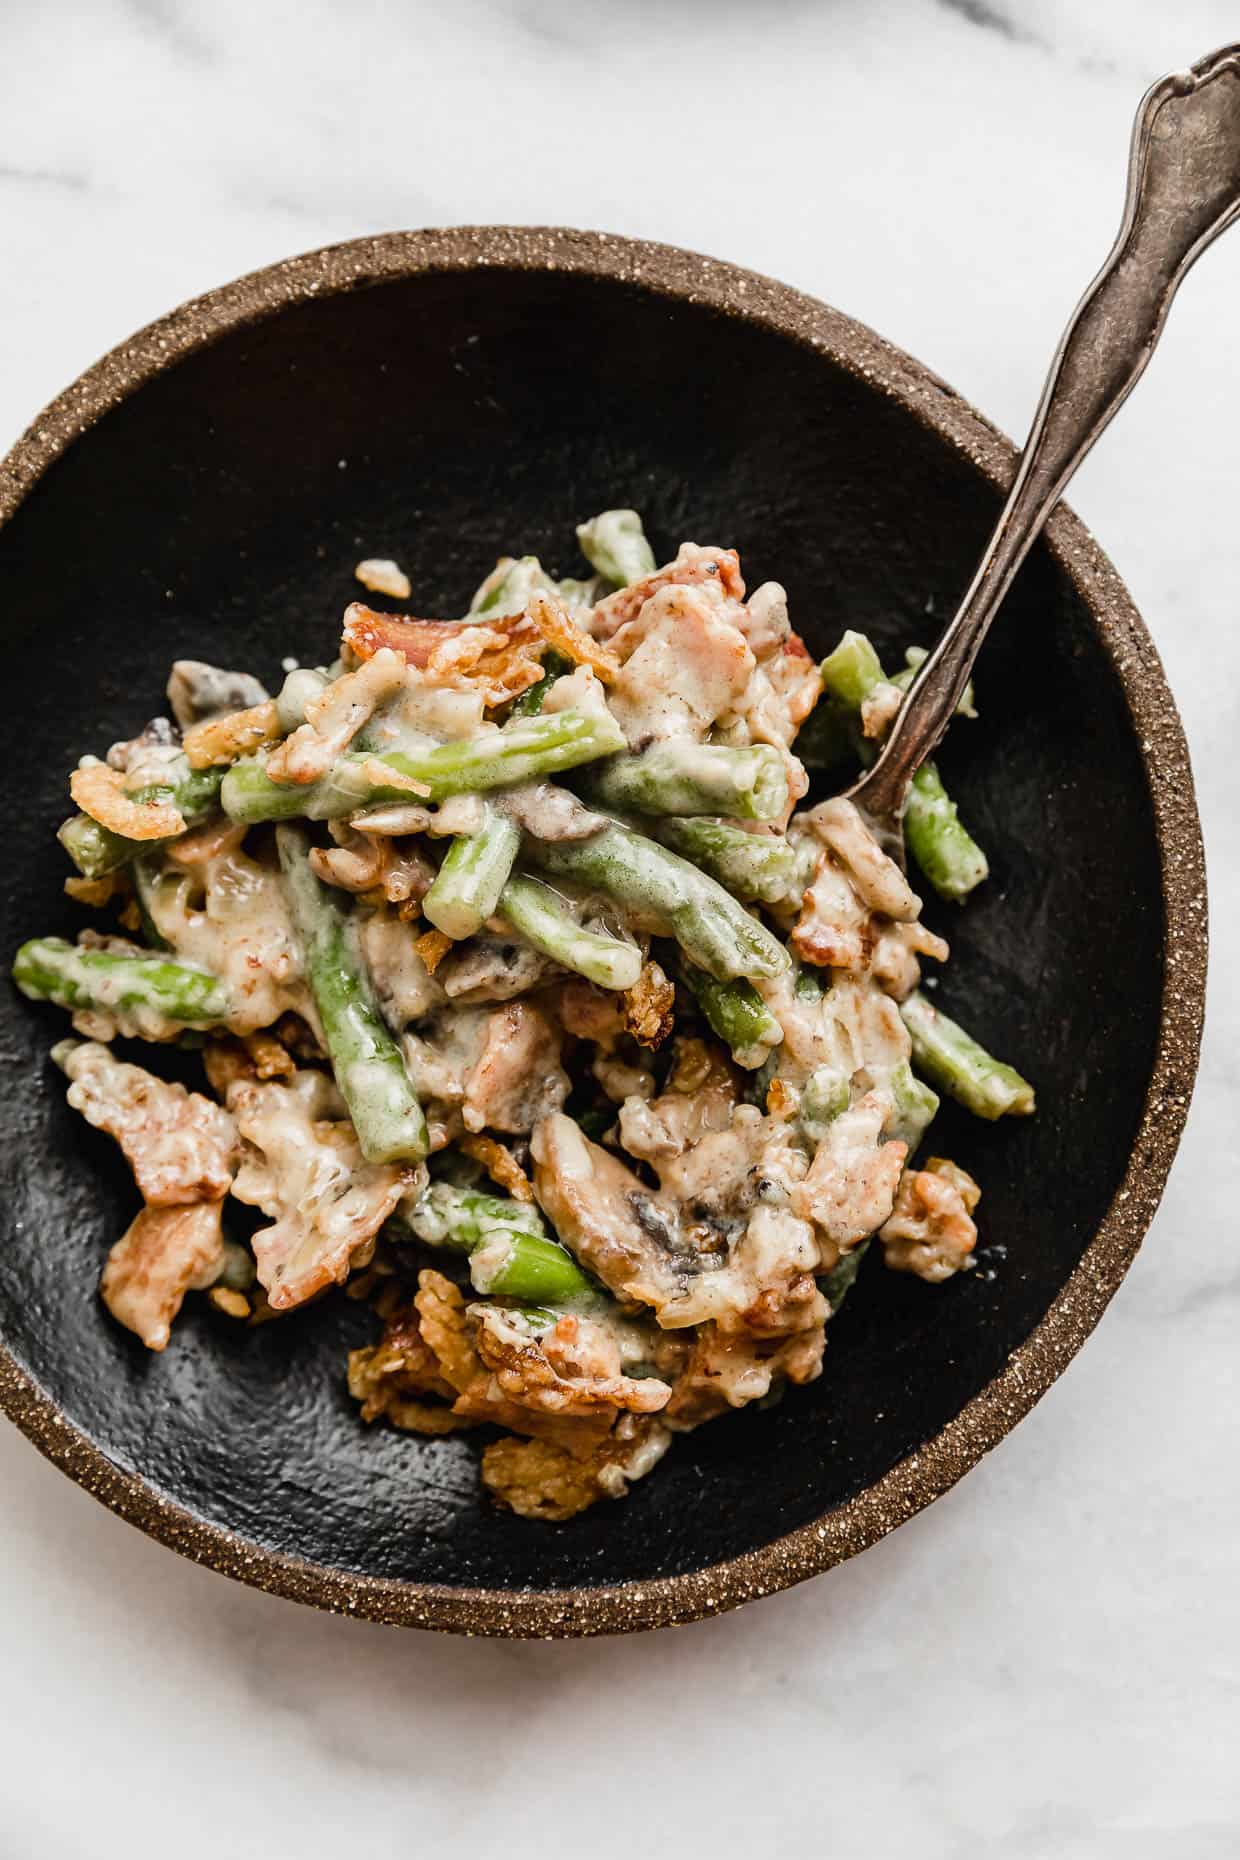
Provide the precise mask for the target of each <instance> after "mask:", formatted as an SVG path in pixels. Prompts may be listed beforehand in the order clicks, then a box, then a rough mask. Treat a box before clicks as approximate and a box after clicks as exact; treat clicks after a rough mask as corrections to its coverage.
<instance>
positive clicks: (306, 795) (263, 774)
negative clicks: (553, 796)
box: [221, 710, 624, 824]
mask: <svg viewBox="0 0 1240 1860" xmlns="http://www.w3.org/2000/svg"><path fill="white" fill-rule="evenodd" d="M623 745H624V738H623V736H622V735H621V733H620V727H619V725H618V724H617V723H616V722H615V720H614V719H613V718H612V717H611V716H610V715H609V714H607V713H602V714H594V713H591V712H588V711H581V710H558V711H555V712H553V713H552V714H551V715H550V716H546V717H518V718H517V719H516V721H515V722H512V723H506V724H505V725H504V726H503V728H502V729H500V730H493V731H491V732H490V733H489V734H487V735H485V736H474V737H469V738H467V739H466V740H464V741H462V742H452V743H435V744H433V745H432V746H431V747H429V748H426V749H409V750H389V751H386V752H385V753H384V754H382V755H378V756H371V755H366V754H365V753H357V752H355V753H352V754H349V755H345V756H341V758H340V760H339V761H338V762H337V763H336V764H335V766H334V767H333V768H332V769H330V770H329V771H328V773H327V774H326V775H324V776H323V778H322V779H321V780H320V781H316V782H310V783H308V784H306V785H305V786H304V787H298V786H297V785H295V784H291V783H290V784H287V785H286V784H284V783H280V782H274V781H272V779H271V777H270V776H269V775H268V773H267V769H266V765H265V764H264V763H263V762H262V761H260V760H254V761H248V762H237V763H234V764H233V766H232V768H230V769H229V771H228V773H227V775H226V776H225V777H224V783H223V787H222V789H221V799H222V801H223V804H224V811H225V813H226V814H228V815H229V816H230V818H231V819H233V820H240V821H244V822H246V823H247V824H250V823H253V822H254V821H258V820H294V819H297V818H299V817H300V818H303V819H306V820H335V819H337V818H339V816H341V815H342V814H351V813H354V812H355V811H356V810H357V809H359V808H363V807H374V806H377V805H379V804H380V803H384V804H392V803H396V804H401V803H408V802H410V801H431V802H434V801H446V800H447V799H448V798H449V796H450V795H454V794H472V793H477V792H480V791H482V790H485V789H489V788H506V787H512V786H513V785H514V784H516V783H517V782H523V781H530V780H531V779H533V777H535V776H537V775H550V774H554V773H555V772H556V771H557V770H560V769H571V768H577V767H578V766H579V765H580V764H581V763H583V762H593V761H595V760H596V759H597V758H598V757H600V756H609V755H613V754H614V753H615V752H616V750H617V749H619V748H622V747H623ZM379 765H385V766H386V767H387V768H390V769H391V770H393V772H394V773H395V774H396V775H398V776H402V775H403V776H406V777H408V779H409V780H411V781H414V782H417V783H418V784H419V789H420V790H423V791H424V792H414V791H412V790H411V789H410V788H408V787H400V786H399V785H398V784H397V783H395V782H393V783H390V784H389V783H387V782H384V781H383V780H382V779H380V780H378V781H375V780H374V779H372V775H373V773H374V771H375V770H376V768H377V767H378V766H379ZM367 771H370V773H368V772H367Z"/></svg>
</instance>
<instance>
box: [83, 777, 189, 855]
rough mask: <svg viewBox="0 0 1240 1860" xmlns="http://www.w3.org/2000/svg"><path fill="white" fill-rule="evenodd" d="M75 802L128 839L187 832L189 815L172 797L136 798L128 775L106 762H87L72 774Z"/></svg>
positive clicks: (168, 835)
mask: <svg viewBox="0 0 1240 1860" xmlns="http://www.w3.org/2000/svg"><path fill="white" fill-rule="evenodd" d="M69 792H70V794H71V795H72V796H73V800H74V804H75V805H76V806H77V807H80V808H81V810H82V812H83V813H84V814H89V815H90V817H91V819H92V820H97V821H98V822H99V825H100V826H101V827H107V828H108V830H109V831H110V832H112V833H119V834H120V835H121V836H122V838H124V839H127V840H167V839H171V838H172V837H173V835H174V834H177V833H184V831H185V819H184V816H183V815H182V813H181V811H180V809H179V808H178V807H174V805H173V804H172V802H171V801H135V799H134V798H133V796H132V795H131V794H126V792H125V777H124V776H123V775H122V774H121V771H120V770H119V769H110V768H109V767H108V766H107V764H106V763H105V762H86V763H83V764H82V766H81V767H80V768H76V769H74V771H73V773H72V775H71V776H70V777H69Z"/></svg>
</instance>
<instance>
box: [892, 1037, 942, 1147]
mask: <svg viewBox="0 0 1240 1860" xmlns="http://www.w3.org/2000/svg"><path fill="white" fill-rule="evenodd" d="M890 1088H891V1098H892V1105H893V1108H894V1116H893V1117H892V1119H891V1122H890V1124H889V1126H888V1132H887V1134H888V1135H889V1136H892V1137H896V1138H897V1139H898V1140H899V1141H900V1142H902V1143H907V1144H908V1148H909V1155H910V1156H911V1155H912V1153H913V1151H914V1150H915V1149H916V1148H917V1145H918V1144H919V1143H920V1142H921V1140H922V1138H923V1137H924V1136H925V1134H926V1131H927V1130H928V1129H929V1127H930V1124H931V1122H932V1121H933V1119H934V1117H935V1114H936V1113H937V1111H938V1108H939V1100H938V1094H937V1093H936V1092H933V1091H931V1089H930V1087H929V1086H928V1085H926V1084H923V1082H922V1080H921V1079H919V1078H917V1077H916V1075H915V1074H914V1072H913V1068H912V1067H911V1066H910V1065H909V1062H908V1060H907V1059H902V1060H901V1061H900V1063H899V1064H898V1065H897V1066H893V1067H892V1071H891V1078H890Z"/></svg>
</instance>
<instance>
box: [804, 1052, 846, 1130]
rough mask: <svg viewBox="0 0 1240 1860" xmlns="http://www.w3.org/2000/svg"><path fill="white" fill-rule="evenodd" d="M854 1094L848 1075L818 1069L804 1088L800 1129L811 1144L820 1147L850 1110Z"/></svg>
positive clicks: (810, 1076)
mask: <svg viewBox="0 0 1240 1860" xmlns="http://www.w3.org/2000/svg"><path fill="white" fill-rule="evenodd" d="M851 1097H852V1090H851V1087H850V1086H849V1082H848V1077H847V1074H846V1073H843V1072H839V1071H837V1070H836V1068H835V1067H834V1066H817V1067H815V1069H814V1070H813V1071H812V1072H811V1073H810V1075H809V1077H808V1078H807V1079H806V1081H805V1083H804V1085H803V1086H802V1087H801V1106H800V1117H801V1128H802V1129H803V1130H804V1132H805V1134H806V1136H807V1137H808V1138H809V1139H810V1141H811V1142H812V1143H821V1142H822V1140H823V1138H824V1137H825V1136H826V1134H827V1131H828V1130H829V1129H830V1127H831V1125H832V1124H833V1123H834V1122H835V1120H836V1118H837V1117H840V1116H842V1114H843V1113H844V1112H845V1111H846V1110H847V1109H848V1105H849V1100H850V1099H851Z"/></svg>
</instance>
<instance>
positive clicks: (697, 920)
mask: <svg viewBox="0 0 1240 1860" xmlns="http://www.w3.org/2000/svg"><path fill="white" fill-rule="evenodd" d="M526 851H527V854H528V856H529V858H530V859H532V860H533V861H534V863H535V864H536V865H538V866H539V867H540V869H541V870H542V871H544V872H550V873H552V874H553V875H555V876H557V877H560V878H567V879H570V880H574V881H576V882H577V883H579V884H581V885H584V886H587V887H590V888H592V889H594V890H596V891H602V892H605V893H606V894H607V896H608V897H610V898H614V899H615V901H616V903H617V904H619V905H620V906H621V907H622V909H624V910H625V911H626V912H627V913H628V915H629V916H630V917H631V918H632V920H633V922H634V925H635V927H638V928H644V929H650V930H653V931H655V932H656V933H657V934H659V935H662V936H673V937H675V939H676V941H677V942H678V943H679V944H680V947H681V949H682V950H683V951H684V953H685V955H686V956H687V957H688V958H689V960H690V962H695V963H696V964H697V965H698V967H699V968H700V969H706V970H707V971H708V972H709V973H710V974H711V975H713V976H715V977H716V979H717V980H719V981H727V980H729V979H730V978H731V977H733V976H738V975H747V976H749V977H750V978H751V979H755V978H762V977H771V976H775V975H779V974H781V973H782V971H783V970H784V969H786V968H787V967H788V963H789V956H788V952H787V950H786V949H785V948H784V946H783V944H782V943H780V942H779V941H778V939H777V938H776V937H774V936H772V935H771V932H770V931H769V930H768V929H766V927H765V925H763V924H761V923H759V922H758V920H757V918H756V917H752V916H751V915H750V913H749V912H748V911H747V910H746V909H745V908H744V906H743V905H741V904H738V903H737V902H736V899H735V898H733V897H732V896H731V895H730V894H729V893H728V892H726V891H725V890H724V888H723V886H722V885H720V884H718V883H717V882H716V880H715V879H713V878H711V877H709V876H708V874H707V873H705V872H700V871H699V870H698V868H697V867H696V866H695V865H690V863H689V861H688V860H687V859H682V858H680V857H679V855H678V854H676V853H673V852H668V850H667V849H666V847H663V846H659V845H658V844H656V842H655V841H654V840H648V839H646V838H645V836H644V835H643V834H640V833H634V832H633V831H632V829H631V828H629V827H625V826H621V825H620V823H619V822H618V821H615V822H612V823H611V824H610V825H608V826H606V827H604V828H603V829H602V831H601V832H599V833H592V834H591V835H590V836H589V838H587V839H582V840H556V841H554V842H552V841H549V840H535V839H532V838H530V837H529V836H528V835H527V837H526Z"/></svg>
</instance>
